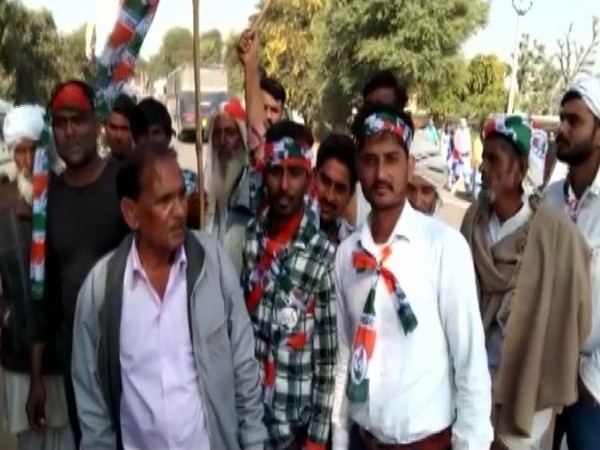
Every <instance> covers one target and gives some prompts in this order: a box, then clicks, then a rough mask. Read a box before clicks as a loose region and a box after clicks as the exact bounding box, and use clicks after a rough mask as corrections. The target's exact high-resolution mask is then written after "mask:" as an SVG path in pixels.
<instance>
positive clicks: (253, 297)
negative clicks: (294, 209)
mask: <svg viewBox="0 0 600 450" xmlns="http://www.w3.org/2000/svg"><path fill="white" fill-rule="evenodd" d="M265 216H266V214H264V215H263V217H265ZM302 218H303V214H302V213H299V214H298V215H297V216H295V217H293V218H292V219H290V220H289V222H288V223H287V224H286V226H285V228H284V229H283V230H281V231H280V232H279V234H277V236H275V237H273V238H269V237H268V236H267V235H266V234H265V235H264V236H262V237H261V239H260V242H261V248H262V252H263V253H262V257H261V258H260V260H259V261H258V264H257V265H256V267H255V268H254V270H253V271H252V272H251V274H250V277H249V280H248V283H249V285H250V286H249V287H250V294H249V295H248V297H247V299H246V307H247V308H248V312H249V313H250V314H253V313H254V312H255V311H256V309H257V308H258V306H259V305H260V302H261V300H262V297H263V293H264V292H265V291H267V290H272V289H275V282H277V289H281V290H283V291H284V292H285V293H286V294H291V295H290V298H294V299H296V301H294V306H296V307H297V308H298V309H299V310H301V311H302V312H304V313H305V314H313V313H314V310H315V306H316V303H315V300H314V299H309V300H308V301H307V302H306V303H304V302H302V300H301V299H300V297H301V296H300V295H296V294H295V293H296V292H297V291H296V289H295V287H294V286H293V285H292V282H291V280H290V279H289V277H288V276H287V274H286V273H285V272H284V270H282V267H281V264H282V261H283V259H284V258H285V254H286V250H287V249H288V248H289V246H290V244H291V242H292V239H293V237H294V235H295V234H296V233H297V232H298V231H299V227H300V224H301V222H302ZM310 228H311V229H312V227H310ZM312 332H313V330H308V331H307V332H301V333H295V334H293V335H291V336H288V337H287V338H286V339H285V341H284V342H283V344H284V345H287V346H289V347H290V348H292V349H294V350H298V351H299V350H302V349H303V348H304V347H305V346H306V344H307V343H308V342H309V341H310V339H311V337H312V336H311V335H312ZM279 334H280V333H279V332H277V333H276V336H275V338H274V339H273V342H270V343H269V344H268V347H267V355H268V356H267V359H266V361H265V375H264V389H265V392H264V398H265V402H267V403H269V404H270V403H271V402H272V401H273V393H274V388H275V357H274V349H275V347H276V346H277V345H279V344H280V342H279V341H280V339H279V338H278V337H277V336H279Z"/></svg>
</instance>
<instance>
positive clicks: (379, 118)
mask: <svg viewBox="0 0 600 450" xmlns="http://www.w3.org/2000/svg"><path fill="white" fill-rule="evenodd" d="M363 130H364V133H365V135H366V136H374V135H376V134H379V133H391V134H393V135H394V136H396V137H397V138H398V139H400V140H401V141H402V142H403V143H404V145H405V146H406V150H407V151H408V149H409V148H410V144H411V143H412V140H413V133H412V130H411V129H410V127H409V126H408V125H407V124H406V122H404V120H402V119H401V118H400V117H399V116H397V115H395V114H392V113H387V112H376V113H373V114H371V115H370V116H368V117H367V118H366V119H365V122H364V124H363Z"/></svg>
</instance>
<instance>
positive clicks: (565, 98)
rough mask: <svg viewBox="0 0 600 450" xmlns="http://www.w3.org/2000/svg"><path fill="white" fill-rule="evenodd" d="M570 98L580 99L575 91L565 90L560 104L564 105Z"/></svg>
mask: <svg viewBox="0 0 600 450" xmlns="http://www.w3.org/2000/svg"><path fill="white" fill-rule="evenodd" d="M571 100H581V94H580V93H579V92H577V91H567V92H566V93H565V95H563V98H562V99H561V101H560V106H561V107H562V106H565V103H567V102H570V101H571Z"/></svg>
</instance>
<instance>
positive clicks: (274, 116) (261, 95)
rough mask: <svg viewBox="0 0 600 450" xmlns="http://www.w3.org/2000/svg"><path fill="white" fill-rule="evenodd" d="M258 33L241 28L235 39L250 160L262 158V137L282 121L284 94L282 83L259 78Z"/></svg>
mask: <svg viewBox="0 0 600 450" xmlns="http://www.w3.org/2000/svg"><path fill="white" fill-rule="evenodd" d="M258 48H259V46H258V34H257V33H256V31H254V30H250V29H248V30H244V32H242V34H241V36H240V39H239V42H238V49H237V50H238V58H239V60H240V62H241V63H242V66H243V67H244V91H245V93H246V111H247V113H248V117H247V124H248V147H249V148H250V150H251V152H252V154H251V159H260V158H261V157H262V154H261V148H262V146H263V145H264V137H265V134H266V132H267V130H268V129H269V127H271V126H272V125H273V124H275V123H278V122H280V121H281V119H282V117H283V108H284V105H285V100H286V94H285V89H284V88H283V86H281V84H280V83H279V82H278V81H277V80H274V79H272V78H262V77H261V73H260V68H259V62H258Z"/></svg>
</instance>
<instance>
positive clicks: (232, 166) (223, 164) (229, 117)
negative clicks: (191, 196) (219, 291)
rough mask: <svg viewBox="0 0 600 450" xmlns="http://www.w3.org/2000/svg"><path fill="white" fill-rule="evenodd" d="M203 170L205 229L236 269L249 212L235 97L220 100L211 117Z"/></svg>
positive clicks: (241, 122)
mask: <svg viewBox="0 0 600 450" xmlns="http://www.w3.org/2000/svg"><path fill="white" fill-rule="evenodd" d="M204 174H205V175H204V176H205V178H204V185H205V187H206V197H207V208H206V222H205V230H206V231H207V232H209V233H211V234H213V235H214V236H215V237H217V239H218V240H219V243H220V244H221V245H222V246H223V247H224V248H225V250H226V251H227V254H228V255H229V256H230V257H231V259H232V261H233V263H234V266H235V267H236V269H237V270H238V272H239V271H240V270H241V267H242V246H243V242H244V234H245V230H246V225H247V224H248V222H249V221H250V219H251V218H252V215H253V214H252V210H251V209H250V191H249V186H248V146H247V132H246V111H245V110H244V107H243V106H242V103H241V102H240V101H239V100H238V99H233V100H230V101H228V102H225V103H223V104H222V105H221V106H220V108H219V111H218V112H217V114H215V115H214V116H213V117H212V118H211V121H210V123H209V126H208V146H207V149H206V154H205V159H204Z"/></svg>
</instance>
